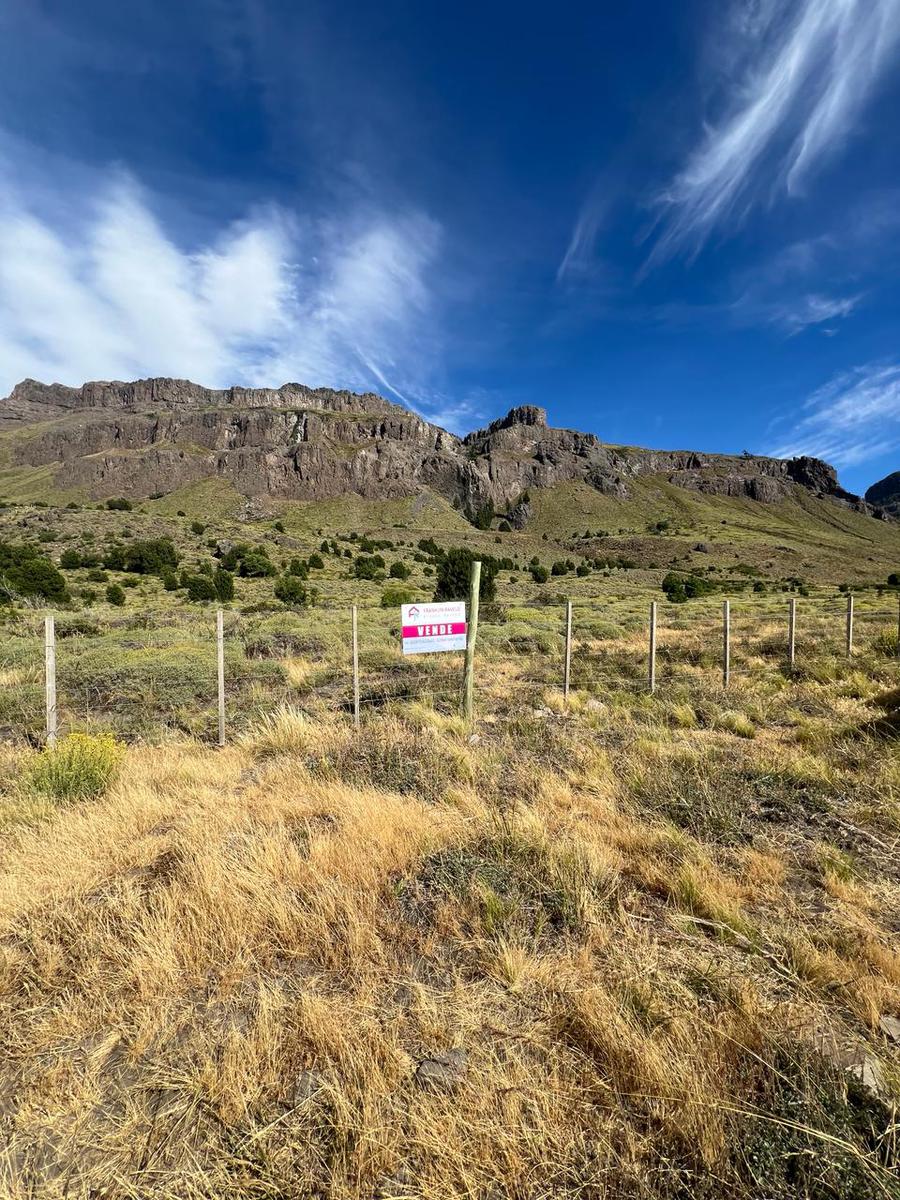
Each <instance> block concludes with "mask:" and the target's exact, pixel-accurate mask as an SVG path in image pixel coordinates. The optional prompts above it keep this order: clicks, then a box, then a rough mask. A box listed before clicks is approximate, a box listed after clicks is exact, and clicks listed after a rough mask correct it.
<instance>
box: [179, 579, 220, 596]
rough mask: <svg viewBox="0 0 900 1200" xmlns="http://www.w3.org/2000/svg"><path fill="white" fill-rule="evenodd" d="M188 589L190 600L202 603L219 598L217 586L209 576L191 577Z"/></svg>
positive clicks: (188, 580) (188, 581)
mask: <svg viewBox="0 0 900 1200" xmlns="http://www.w3.org/2000/svg"><path fill="white" fill-rule="evenodd" d="M186 587H187V594H188V600H193V601H195V602H198V603H202V602H204V601H207V600H215V599H216V598H217V594H216V585H215V583H214V582H213V581H212V579H210V578H209V576H208V575H189V576H188V578H187V585H186Z"/></svg>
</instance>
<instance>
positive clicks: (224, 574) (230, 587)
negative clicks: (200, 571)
mask: <svg viewBox="0 0 900 1200" xmlns="http://www.w3.org/2000/svg"><path fill="white" fill-rule="evenodd" d="M213 586H214V587H215V589H216V596H217V597H218V598H219V600H221V601H222V603H223V604H227V603H228V601H229V600H233V599H234V576H233V575H232V574H231V572H230V571H223V570H222V568H221V567H219V568H218V570H217V571H216V572H215V574H214V575H213Z"/></svg>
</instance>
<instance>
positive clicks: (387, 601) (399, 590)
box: [381, 583, 416, 608]
mask: <svg viewBox="0 0 900 1200" xmlns="http://www.w3.org/2000/svg"><path fill="white" fill-rule="evenodd" d="M415 598H416V593H415V591H414V590H413V588H411V587H404V586H403V585H402V584H399V583H395V584H392V585H391V586H390V587H386V588H385V589H384V591H383V592H382V593H381V607H382V608H399V607H400V605H401V604H412V602H413V601H414V600H415Z"/></svg>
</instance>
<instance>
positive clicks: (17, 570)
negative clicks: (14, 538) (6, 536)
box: [0, 542, 69, 603]
mask: <svg viewBox="0 0 900 1200" xmlns="http://www.w3.org/2000/svg"><path fill="white" fill-rule="evenodd" d="M30 597H36V598H40V599H43V600H51V601H57V602H58V603H65V601H67V600H68V598H69V593H68V591H67V590H66V581H65V578H64V576H63V575H62V574H61V573H60V572H59V571H58V570H57V569H56V567H55V566H54V565H53V563H52V562H51V561H50V560H49V558H45V557H44V555H43V554H41V552H40V551H39V550H38V549H37V548H36V547H34V546H29V545H27V544H26V543H22V544H21V545H13V543H11V542H0V603H9V602H10V601H15V600H18V599H19V598H25V599H27V598H30Z"/></svg>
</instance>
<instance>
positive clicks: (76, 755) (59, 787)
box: [26, 733, 125, 801]
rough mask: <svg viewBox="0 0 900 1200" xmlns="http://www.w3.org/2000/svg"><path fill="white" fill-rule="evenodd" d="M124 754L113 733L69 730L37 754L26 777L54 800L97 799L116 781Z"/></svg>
mask: <svg viewBox="0 0 900 1200" xmlns="http://www.w3.org/2000/svg"><path fill="white" fill-rule="evenodd" d="M124 754H125V747H124V746H123V745H122V744H121V742H117V741H116V739H115V738H114V737H113V736H112V735H111V734H105V733H104V734H91V733H70V734H69V735H68V737H65V738H63V739H62V740H61V741H60V742H59V743H58V744H57V745H56V746H47V747H45V748H44V749H43V750H41V751H40V752H39V753H38V754H36V755H35V757H34V758H33V759H32V760H31V762H30V764H29V765H28V768H27V771H26V780H27V782H28V784H29V785H30V787H31V788H33V790H34V791H36V792H39V793H40V794H41V795H44V796H50V797H51V798H52V799H53V800H60V801H69V800H95V799H97V798H98V797H100V796H102V795H103V794H104V792H106V790H107V789H108V788H109V787H110V785H111V784H112V783H113V782H114V780H115V778H116V775H117V774H118V771H119V767H120V765H121V762H122V758H123V757H124Z"/></svg>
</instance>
